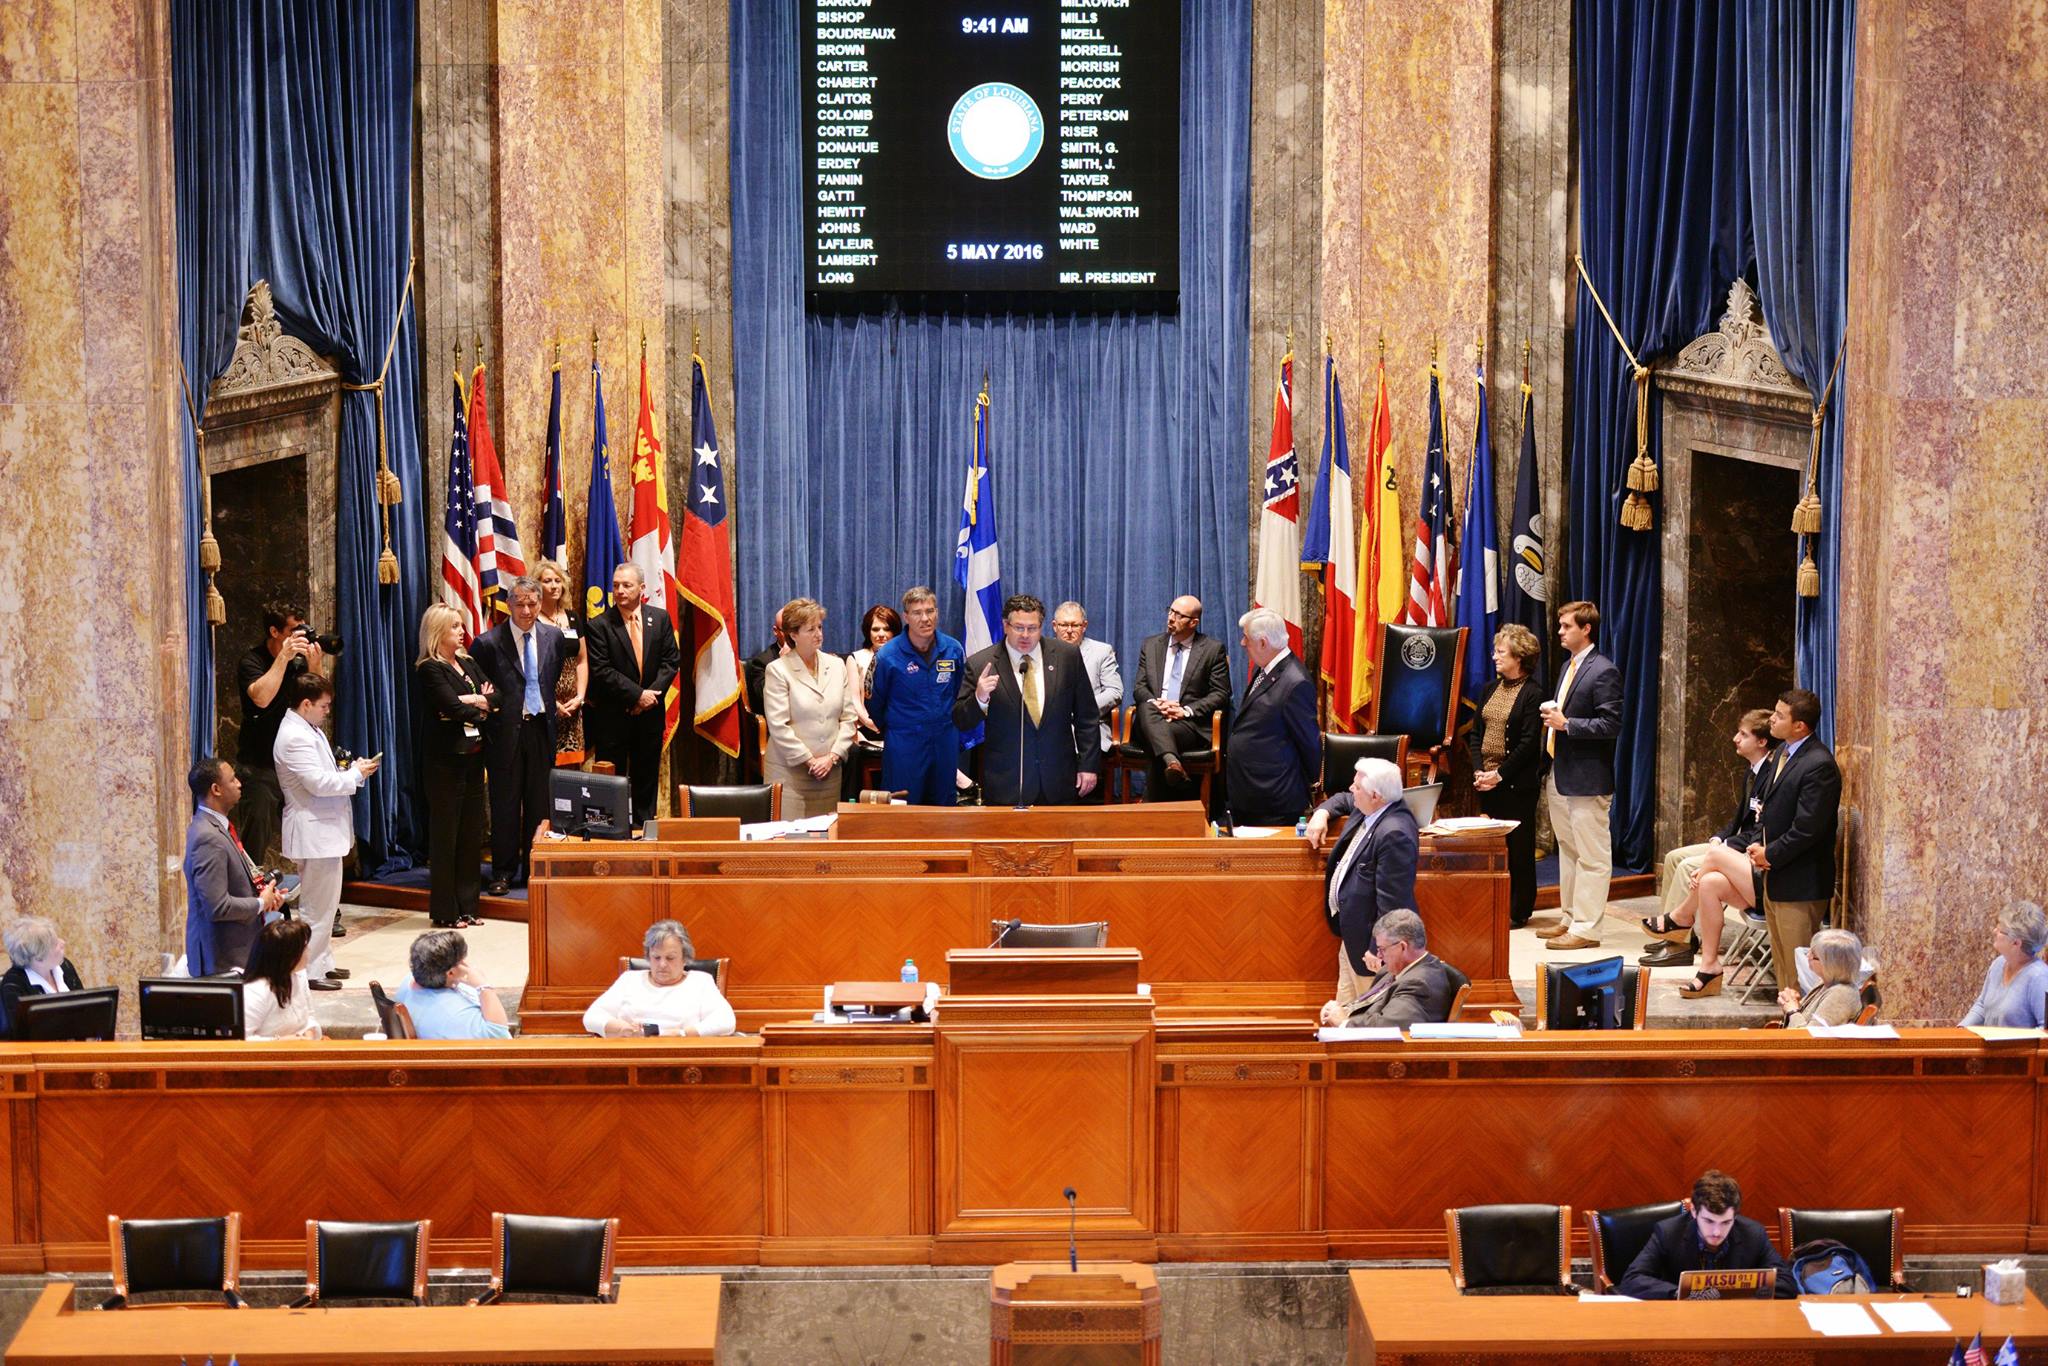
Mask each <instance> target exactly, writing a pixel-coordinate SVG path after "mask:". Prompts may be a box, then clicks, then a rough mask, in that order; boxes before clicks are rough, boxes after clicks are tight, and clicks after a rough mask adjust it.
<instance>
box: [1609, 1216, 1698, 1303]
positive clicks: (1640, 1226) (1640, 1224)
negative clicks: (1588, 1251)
mask: <svg viewBox="0 0 2048 1366" xmlns="http://www.w3.org/2000/svg"><path fill="white" fill-rule="evenodd" d="M1688 1207H1689V1205H1688V1202H1687V1201H1684V1200H1663V1201H1658V1202H1657V1203H1654V1204H1649V1205H1629V1206H1628V1207H1626V1208H1624V1209H1589V1210H1587V1211H1586V1242H1587V1244H1588V1245H1589V1246H1590V1247H1591V1248H1592V1249H1593V1290H1594V1292H1595V1293H1596V1294H1601V1295H1606V1294H1610V1293H1612V1292H1613V1290H1614V1286H1615V1282H1617V1281H1619V1280H1620V1279H1621V1278H1622V1277H1624V1276H1626V1275H1628V1269H1629V1267H1630V1266H1632V1265H1633V1264H1634V1263H1635V1260H1636V1258H1637V1257H1640V1256H1641V1255H1642V1253H1643V1249H1644V1248H1645V1247H1648V1246H1649V1243H1650V1234H1651V1233H1653V1232H1654V1231H1655V1230H1656V1227H1657V1225H1659V1224H1661V1223H1663V1222H1664V1221H1665V1220H1666V1219H1669V1218H1671V1216H1673V1215H1674V1214H1683V1213H1685V1211H1686V1210H1687V1208H1688Z"/></svg>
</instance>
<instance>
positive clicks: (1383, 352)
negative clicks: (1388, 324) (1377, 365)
mask: <svg viewBox="0 0 2048 1366" xmlns="http://www.w3.org/2000/svg"><path fill="white" fill-rule="evenodd" d="M1379 336H1380V361H1381V363H1382V364H1384V363H1385V362H1386V359H1387V334H1386V333H1385V332H1384V331H1383V332H1381V333H1380V334H1379Z"/></svg>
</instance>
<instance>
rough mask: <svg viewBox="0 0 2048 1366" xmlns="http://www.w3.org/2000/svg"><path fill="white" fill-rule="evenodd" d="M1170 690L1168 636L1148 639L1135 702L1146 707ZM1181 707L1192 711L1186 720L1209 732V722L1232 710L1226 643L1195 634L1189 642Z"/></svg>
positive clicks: (1142, 652)
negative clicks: (1167, 661) (1217, 714)
mask: <svg viewBox="0 0 2048 1366" xmlns="http://www.w3.org/2000/svg"><path fill="white" fill-rule="evenodd" d="M1165 686H1166V632H1164V631H1161V632H1160V633H1159V634H1158V635H1156V636H1147V637H1146V638H1145V643H1144V644H1143V645H1140V646H1139V647H1138V682H1137V686H1136V687H1135V688H1133V689H1132V690H1131V701H1132V702H1133V703H1134V704H1135V705H1137V706H1140V707H1142V706H1144V705H1145V704H1146V703H1147V702H1150V701H1151V700H1152V699H1153V698H1155V697H1158V696H1159V695H1160V692H1161V690H1162V689H1163V688H1164V687H1165ZM1180 704H1181V705H1182V706H1183V707H1186V708H1187V709H1188V714H1187V717H1186V719H1187V720H1188V721H1189V722H1191V723H1193V724H1194V725H1197V726H1199V727H1201V728H1202V729H1203V730H1207V729H1208V728H1209V718H1210V717H1211V716H1213V715H1214V714H1215V713H1217V712H1219V711H1224V710H1227V709H1228V708H1229V706H1230V655H1229V653H1228V652H1227V651H1226V650H1225V649H1224V648H1223V642H1222V641H1220V640H1217V639H1216V638H1215V637H1213V636H1205V635H1203V634H1202V633H1201V632H1200V631H1197V632H1195V636H1194V639H1192V640H1190V641H1189V642H1188V657H1187V662H1186V663H1185V664H1183V665H1182V666H1181V675H1180Z"/></svg>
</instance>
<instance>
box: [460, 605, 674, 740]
mask: <svg viewBox="0 0 2048 1366" xmlns="http://www.w3.org/2000/svg"><path fill="white" fill-rule="evenodd" d="M662 620H663V621H664V622H665V621H667V620H668V617H667V615H666V614H665V613H664V614H662ZM533 652H534V655H535V659H534V662H535V663H536V664H538V665H539V666H540V714H541V715H542V716H545V717H546V718H547V726H548V753H549V754H550V755H552V754H553V753H554V752H555V684H557V683H558V682H560V681H561V678H562V665H563V664H564V663H565V662H567V661H568V659H569V658H570V654H569V646H568V643H567V642H566V641H565V640H564V639H563V638H562V633H561V631H559V630H558V629H556V628H555V627H553V626H550V625H548V624H547V623H546V622H544V621H538V620H536V621H535V622H534V623H533ZM469 653H470V657H471V658H472V659H474V660H476V662H477V665H478V667H480V668H481V669H482V670H483V672H484V677H485V678H488V679H490V680H491V686H492V687H493V688H495V689H496V690H497V707H496V709H495V710H494V711H492V713H491V719H490V723H489V724H488V725H487V726H485V727H484V758H485V760H486V761H487V762H489V763H491V764H493V765H495V764H497V763H499V762H502V761H505V760H509V759H510V758H511V757H512V755H513V754H514V753H515V752H517V750H518V748H519V721H520V716H521V713H522V709H523V704H524V701H525V698H526V669H525V666H524V664H523V663H522V661H521V660H520V658H519V647H518V644H517V637H516V636H515V635H514V634H513V632H512V623H511V622H510V621H501V622H499V623H498V624H497V625H496V626H493V627H492V628H491V629H490V630H488V631H486V632H484V633H483V634H482V635H480V636H478V637H477V638H476V644H474V645H472V646H470V648H469ZM632 658H633V646H632V642H630V641H628V642H627V644H626V659H627V661H628V662H630V661H631V660H632Z"/></svg>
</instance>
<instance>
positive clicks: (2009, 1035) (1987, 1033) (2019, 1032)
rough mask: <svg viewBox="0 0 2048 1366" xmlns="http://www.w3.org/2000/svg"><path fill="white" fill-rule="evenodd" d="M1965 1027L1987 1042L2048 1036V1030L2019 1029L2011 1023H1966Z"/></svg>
mask: <svg viewBox="0 0 2048 1366" xmlns="http://www.w3.org/2000/svg"><path fill="white" fill-rule="evenodd" d="M1963 1028H1965V1029H1967V1030H1969V1031H1970V1032H1971V1033H1972V1034H1975V1035H1976V1036H1977V1037H1978V1038H1980V1039H1982V1040H1984V1041H1985V1042H1986V1043H1999V1042H2003V1041H2005V1040H2007V1039H2039V1038H2044V1037H2048V1030H2042V1029H2018V1028H2014V1027H2013V1026H2011V1025H1964V1026H1963Z"/></svg>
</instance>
